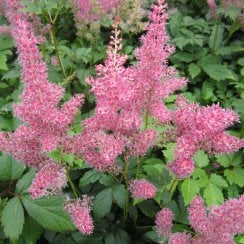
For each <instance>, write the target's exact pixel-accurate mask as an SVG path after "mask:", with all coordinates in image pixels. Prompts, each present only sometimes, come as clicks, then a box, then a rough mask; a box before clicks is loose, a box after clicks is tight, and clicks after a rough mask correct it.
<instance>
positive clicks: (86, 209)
mask: <svg viewBox="0 0 244 244" xmlns="http://www.w3.org/2000/svg"><path fill="white" fill-rule="evenodd" d="M90 205H91V198H90V197H88V196H84V197H83V199H82V200H81V199H78V200H71V201H70V202H67V203H66V204H65V206H64V209H65V210H66V211H67V212H68V214H69V215H70V216H71V219H72V221H73V222H74V224H75V226H76V227H77V228H78V229H79V231H80V232H81V233H82V234H83V235H90V234H91V233H92V232H93V229H94V224H93V220H92V217H91V214H90V212H91V208H90Z"/></svg>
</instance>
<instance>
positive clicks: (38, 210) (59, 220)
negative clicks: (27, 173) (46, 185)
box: [21, 196, 75, 231]
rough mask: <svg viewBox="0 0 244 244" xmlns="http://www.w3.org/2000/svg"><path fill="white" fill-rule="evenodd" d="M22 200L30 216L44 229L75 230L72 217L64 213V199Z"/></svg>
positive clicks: (27, 198) (26, 198)
mask: <svg viewBox="0 0 244 244" xmlns="http://www.w3.org/2000/svg"><path fill="white" fill-rule="evenodd" d="M21 199H22V202H23V204H24V206H25V209H26V211H27V212H28V214H29V215H30V216H31V217H32V218H33V219H34V220H35V221H36V222H37V223H38V224H39V225H41V226H42V227H43V228H44V229H47V230H51V231H66V230H74V229H75V228H74V225H73V224H72V223H71V220H70V217H69V216H68V214H67V213H66V212H65V211H64V207H63V206H64V199H63V198H62V197H44V198H39V199H35V200H33V199H31V198H30V197H29V196H25V197H22V198H21Z"/></svg>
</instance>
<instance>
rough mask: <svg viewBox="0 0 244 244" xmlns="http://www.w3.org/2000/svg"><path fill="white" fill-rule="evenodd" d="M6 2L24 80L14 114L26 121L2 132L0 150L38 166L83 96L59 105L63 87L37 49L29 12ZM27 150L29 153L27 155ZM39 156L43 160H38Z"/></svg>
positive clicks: (11, 0)
mask: <svg viewBox="0 0 244 244" xmlns="http://www.w3.org/2000/svg"><path fill="white" fill-rule="evenodd" d="M4 3H5V5H6V16H7V18H8V20H9V22H10V26H11V33H12V36H13V38H14V40H15V43H16V47H17V52H18V59H19V62H20V65H21V66H22V80H23V82H24V91H23V93H22V95H21V102H20V103H19V104H17V105H15V106H14V113H15V115H16V116H18V117H19V118H20V119H21V120H22V122H23V123H24V124H23V125H22V126H21V127H19V129H18V130H16V131H15V132H13V133H4V134H2V135H1V137H0V138H1V146H0V149H1V150H3V151H6V152H8V153H10V154H12V155H13V156H14V157H16V158H17V159H20V160H23V161H24V162H25V163H27V164H28V165H37V164H39V163H41V161H42V159H43V158H45V156H42V154H43V151H51V150H54V149H55V148H56V146H57V145H58V143H59V142H60V141H61V138H62V137H63V136H64V135H65V134H66V133H67V131H68V128H69V125H70V124H71V123H72V121H73V120H74V117H75V115H76V112H77V110H78V108H79V107H80V106H81V104H82V103H83V101H84V96H83V95H82V94H79V95H76V96H74V97H73V98H71V99H70V100H69V101H68V102H66V103H64V104H63V105H62V106H61V107H60V106H59V105H58V104H59V102H60V100H61V98H62V96H63V94H64V89H63V88H62V87H61V86H58V85H56V84H54V83H50V82H49V81H48V79H47V76H48V73H47V67H46V64H45V63H44V62H43V61H42V57H41V54H40V52H39V50H38V43H39V41H38V38H36V36H35V34H34V30H33V26H32V24H31V22H30V21H29V17H28V14H27V13H24V12H22V11H19V10H20V9H21V4H20V3H19V1H18V0H5V2H4ZM27 133H28V134H27ZM19 135H22V137H23V139H22V140H21V137H20V136H19ZM25 150H26V151H25ZM16 151H17V152H16ZM30 152H32V153H30ZM27 153H30V155H29V157H28V158H27ZM32 155H33V158H32V159H31V157H32ZM37 156H38V158H39V159H40V160H37V161H35V160H36V158H37Z"/></svg>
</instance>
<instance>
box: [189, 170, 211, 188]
mask: <svg viewBox="0 0 244 244" xmlns="http://www.w3.org/2000/svg"><path fill="white" fill-rule="evenodd" d="M192 176H193V179H194V180H197V184H198V185H199V187H200V188H201V187H206V186H207V184H208V182H209V179H208V176H207V174H206V171H205V170H203V169H200V168H196V169H195V170H194V172H193V175H192Z"/></svg>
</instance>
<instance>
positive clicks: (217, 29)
mask: <svg viewBox="0 0 244 244" xmlns="http://www.w3.org/2000/svg"><path fill="white" fill-rule="evenodd" d="M223 34H224V28H223V26H221V25H219V24H215V25H214V27H213V30H212V32H211V35H210V38H209V47H210V48H211V49H212V50H218V49H219V48H220V46H221V44H222V42H223Z"/></svg>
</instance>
